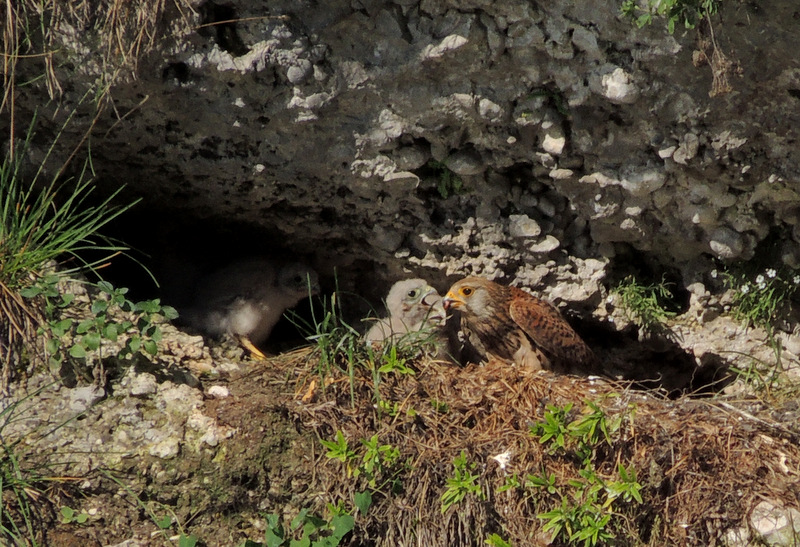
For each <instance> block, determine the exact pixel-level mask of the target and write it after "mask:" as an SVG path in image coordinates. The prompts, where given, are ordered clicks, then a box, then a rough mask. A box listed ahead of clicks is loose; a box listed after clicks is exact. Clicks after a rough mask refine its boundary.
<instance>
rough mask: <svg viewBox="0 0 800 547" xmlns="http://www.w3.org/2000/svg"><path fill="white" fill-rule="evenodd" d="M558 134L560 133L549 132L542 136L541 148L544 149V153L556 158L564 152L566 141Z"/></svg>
mask: <svg viewBox="0 0 800 547" xmlns="http://www.w3.org/2000/svg"><path fill="white" fill-rule="evenodd" d="M560 133H561V132H560V131H551V132H548V133H547V134H546V135H545V136H544V140H543V141H542V148H544V150H545V152H547V153H549V154H553V155H554V156H558V155H560V154H561V152H563V151H564V146H565V145H566V143H567V139H566V138H565V137H564V135H562V134H560Z"/></svg>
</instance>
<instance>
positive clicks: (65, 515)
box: [59, 506, 89, 524]
mask: <svg viewBox="0 0 800 547" xmlns="http://www.w3.org/2000/svg"><path fill="white" fill-rule="evenodd" d="M59 513H61V522H62V523H64V524H72V523H75V524H86V521H88V520H89V513H87V512H86V511H83V510H81V511H80V512H77V511H75V509H73V508H71V507H67V506H64V507H62V508H61V509H60V510H59Z"/></svg>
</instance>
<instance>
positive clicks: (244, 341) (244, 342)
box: [236, 336, 267, 361]
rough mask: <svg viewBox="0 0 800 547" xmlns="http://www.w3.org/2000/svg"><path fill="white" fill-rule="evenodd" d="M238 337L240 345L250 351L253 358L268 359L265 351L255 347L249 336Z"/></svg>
mask: <svg viewBox="0 0 800 547" xmlns="http://www.w3.org/2000/svg"><path fill="white" fill-rule="evenodd" d="M236 339H237V340H238V341H239V345H240V346H242V347H243V348H244V349H246V350H247V351H249V352H250V355H251V356H252V357H253V359H256V360H258V361H266V360H267V356H266V355H265V354H264V352H262V351H261V350H260V349H258V348H257V347H255V345H253V343H252V342H251V341H250V339H249V338H248V337H247V336H237V337H236Z"/></svg>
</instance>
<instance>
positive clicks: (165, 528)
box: [101, 470, 199, 547]
mask: <svg viewBox="0 0 800 547" xmlns="http://www.w3.org/2000/svg"><path fill="white" fill-rule="evenodd" d="M101 473H102V474H103V475H104V476H105V477H106V478H108V479H109V480H111V481H112V482H114V483H115V484H117V486H119V487H120V488H121V489H122V490H124V491H125V492H126V493H127V494H128V495H129V496H130V497H131V498H132V499H133V500H134V502H135V503H136V505H138V506H139V508H140V509H141V510H142V511H143V512H144V513H145V514H146V515H147V516H148V517H149V518H150V520H151V521H152V522H153V524H155V526H156V528H157V529H158V531H159V533H160V534H161V537H162V538H164V540H165V541H169V539H170V534H169V532H170V530H172V528H173V526H174V527H176V528H177V529H178V533H179V535H178V547H195V545H197V543H198V541H199V540H198V537H197V536H195V535H193V534H187V533H186V530H184V527H183V525H182V524H181V522H180V520H179V519H178V517H177V516H176V515H175V512H174V511H173V510H172V508H170V507H169V506H168V505H165V504H162V503H158V502H150V503H146V502H144V501H142V498H141V496H140V495H139V494H137V493H136V492H134V490H133V488H131V486H130V485H129V484H127V483H126V482H124V481H123V480H121V479H119V478H118V477H117V476H115V475H114V474H113V473H112V472H111V471H109V470H101ZM159 515H160V516H159Z"/></svg>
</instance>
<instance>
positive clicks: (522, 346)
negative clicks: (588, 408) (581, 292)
mask: <svg viewBox="0 0 800 547" xmlns="http://www.w3.org/2000/svg"><path fill="white" fill-rule="evenodd" d="M444 307H445V309H447V310H450V309H457V310H459V312H460V313H461V329H462V331H463V332H464V334H465V335H466V336H467V338H468V339H469V340H470V342H471V343H472V344H473V346H475V348H477V349H478V350H479V351H481V352H483V353H485V357H486V358H487V359H488V358H495V359H499V360H502V361H506V362H511V363H515V364H518V365H521V366H526V367H532V368H536V369H546V370H554V371H558V372H583V373H590V372H594V373H597V372H598V370H599V367H598V361H597V358H596V357H595V355H594V353H592V350H591V349H589V346H587V345H586V343H585V342H584V341H583V340H581V338H580V337H579V336H578V334H577V333H576V332H575V331H574V330H573V329H572V327H571V326H570V325H569V323H567V322H566V320H564V318H563V317H562V316H561V314H560V313H559V311H558V310H557V309H556V308H555V307H554V306H553V305H552V304H550V303H548V302H545V301H544V300H542V299H540V298H536V297H535V296H533V295H531V294H528V293H527V292H525V291H523V290H520V289H518V288H516V287H506V286H504V285H499V284H497V283H494V282H492V281H489V280H487V279H482V278H480V277H467V278H465V279H462V280H461V281H458V282H456V283H455V284H454V285H453V286H452V287H450V290H449V291H448V293H447V296H445V298H444Z"/></svg>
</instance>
